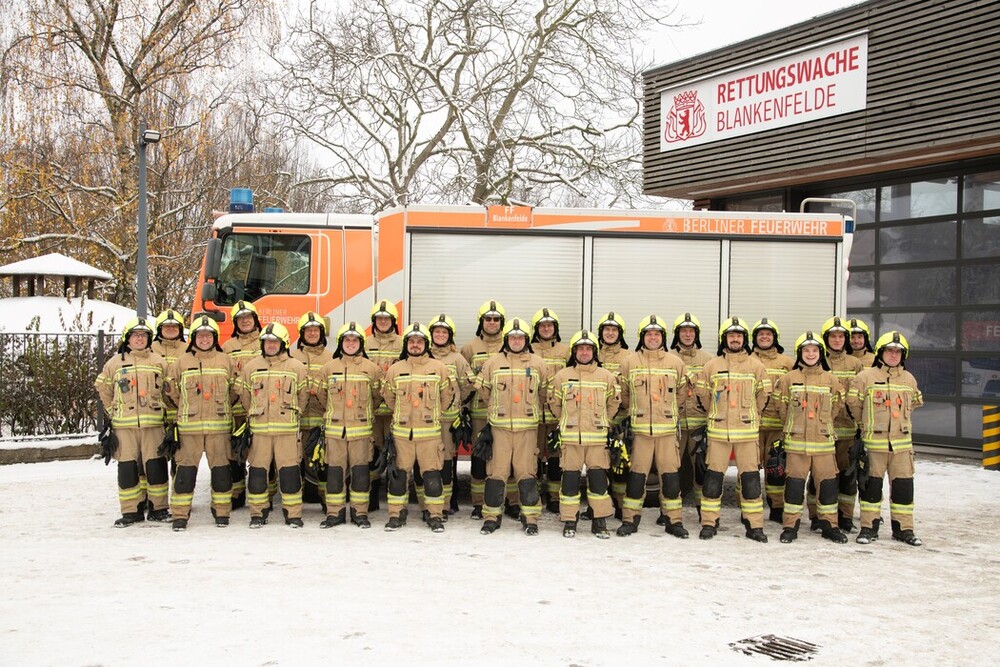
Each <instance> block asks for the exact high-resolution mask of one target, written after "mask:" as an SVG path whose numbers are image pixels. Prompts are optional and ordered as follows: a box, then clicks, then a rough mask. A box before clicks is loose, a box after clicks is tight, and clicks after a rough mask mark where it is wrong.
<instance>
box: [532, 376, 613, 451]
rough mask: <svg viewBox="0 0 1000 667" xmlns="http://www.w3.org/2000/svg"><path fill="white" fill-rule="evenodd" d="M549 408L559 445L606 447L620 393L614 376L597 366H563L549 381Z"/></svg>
mask: <svg viewBox="0 0 1000 667" xmlns="http://www.w3.org/2000/svg"><path fill="white" fill-rule="evenodd" d="M548 402H549V409H551V410H552V414H554V415H555V416H556V418H557V419H558V420H559V433H560V438H561V440H562V442H563V443H565V444H569V445H606V444H607V439H608V426H610V424H611V417H613V416H614V414H615V413H616V412H618V406H619V405H620V404H621V391H620V389H619V387H618V380H617V379H616V378H615V375H614V373H612V372H611V371H609V370H608V369H606V368H602V367H600V366H598V365H597V363H596V362H595V363H590V364H577V365H576V366H567V367H566V368H564V369H562V370H561V371H559V372H558V373H556V375H555V377H554V378H552V390H551V391H550V393H549V398H548Z"/></svg>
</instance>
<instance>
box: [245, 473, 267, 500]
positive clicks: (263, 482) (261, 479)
mask: <svg viewBox="0 0 1000 667" xmlns="http://www.w3.org/2000/svg"><path fill="white" fill-rule="evenodd" d="M247 492H248V493H257V494H260V493H267V468H250V474H249V475H247Z"/></svg>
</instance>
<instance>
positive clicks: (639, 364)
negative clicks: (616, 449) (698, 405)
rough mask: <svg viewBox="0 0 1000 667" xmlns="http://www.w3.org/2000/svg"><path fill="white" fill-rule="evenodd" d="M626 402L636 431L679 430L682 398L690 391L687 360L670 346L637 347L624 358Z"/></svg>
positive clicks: (623, 376) (652, 432) (663, 433)
mask: <svg viewBox="0 0 1000 667" xmlns="http://www.w3.org/2000/svg"><path fill="white" fill-rule="evenodd" d="M619 382H620V383H621V388H622V404H623V405H625V406H626V408H627V409H628V416H629V417H630V418H631V420H632V431H633V432H635V433H642V434H643V435H653V436H656V435H670V434H676V433H677V428H678V423H679V417H680V415H679V402H678V396H680V397H681V398H680V400H681V401H683V400H684V397H686V395H687V384H688V380H687V375H686V374H685V373H684V362H683V361H681V358H680V357H678V356H677V355H676V354H673V353H672V352H667V351H666V350H662V349H656V350H646V349H642V350H636V351H635V352H634V353H633V354H631V355H629V356H628V357H626V359H625V361H623V362H622V366H621V376H620V377H619Z"/></svg>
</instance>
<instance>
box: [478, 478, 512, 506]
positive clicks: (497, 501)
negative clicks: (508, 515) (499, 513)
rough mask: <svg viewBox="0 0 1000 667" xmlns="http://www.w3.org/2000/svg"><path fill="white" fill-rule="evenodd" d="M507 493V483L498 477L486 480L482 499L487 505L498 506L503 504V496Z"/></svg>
mask: <svg viewBox="0 0 1000 667" xmlns="http://www.w3.org/2000/svg"><path fill="white" fill-rule="evenodd" d="M506 494H507V483H506V482H503V481H501V480H499V479H488V480H486V490H485V491H484V492H483V501H484V502H485V503H486V505H488V506H489V507H500V506H501V505H503V499H504V496H505V495H506Z"/></svg>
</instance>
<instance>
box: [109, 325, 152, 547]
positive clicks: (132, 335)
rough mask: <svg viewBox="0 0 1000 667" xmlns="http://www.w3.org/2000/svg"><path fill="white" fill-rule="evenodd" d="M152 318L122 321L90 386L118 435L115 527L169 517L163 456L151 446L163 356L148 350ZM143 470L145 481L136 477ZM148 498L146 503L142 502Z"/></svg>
mask: <svg viewBox="0 0 1000 667" xmlns="http://www.w3.org/2000/svg"><path fill="white" fill-rule="evenodd" d="M152 338H153V322H152V321H151V320H148V319H146V318H144V317H136V318H133V319H131V320H129V321H128V322H127V323H126V324H125V328H124V330H123V331H122V336H121V340H120V341H119V343H118V350H117V352H116V354H115V355H114V356H113V357H111V358H110V359H108V362H107V363H106V364H104V368H103V369H102V370H101V372H100V374H99V375H98V376H97V379H96V380H95V381H94V387H95V388H96V389H97V393H98V395H99V396H100V398H101V403H102V404H103V406H104V410H105V411H106V412H107V414H108V415H109V416H110V419H111V427H112V429H113V431H114V434H115V436H116V437H117V439H118V448H117V450H116V451H115V452H114V457H115V460H116V461H118V502H119V504H120V505H121V511H122V516H121V518H120V519H117V520H116V521H115V527H116V528H125V527H126V526H131V525H132V524H133V523H136V522H138V521H143V520H145V519H146V516H145V514H144V508H145V507H147V506H148V507H149V520H150V521H169V520H170V511H169V510H168V509H167V486H168V483H167V460H166V459H165V458H163V457H162V456H160V455H159V454H157V452H156V450H157V448H158V447H159V446H160V443H162V442H163V407H164V404H163V396H162V391H163V379H164V377H165V375H166V370H167V369H166V364H164V362H163V357H161V356H160V355H158V354H156V353H155V352H153V351H152V350H151V349H150V344H151V341H152ZM143 472H145V477H146V484H145V485H143V484H142V482H141V480H140V476H141V475H142V474H143ZM147 500H148V502H147Z"/></svg>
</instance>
